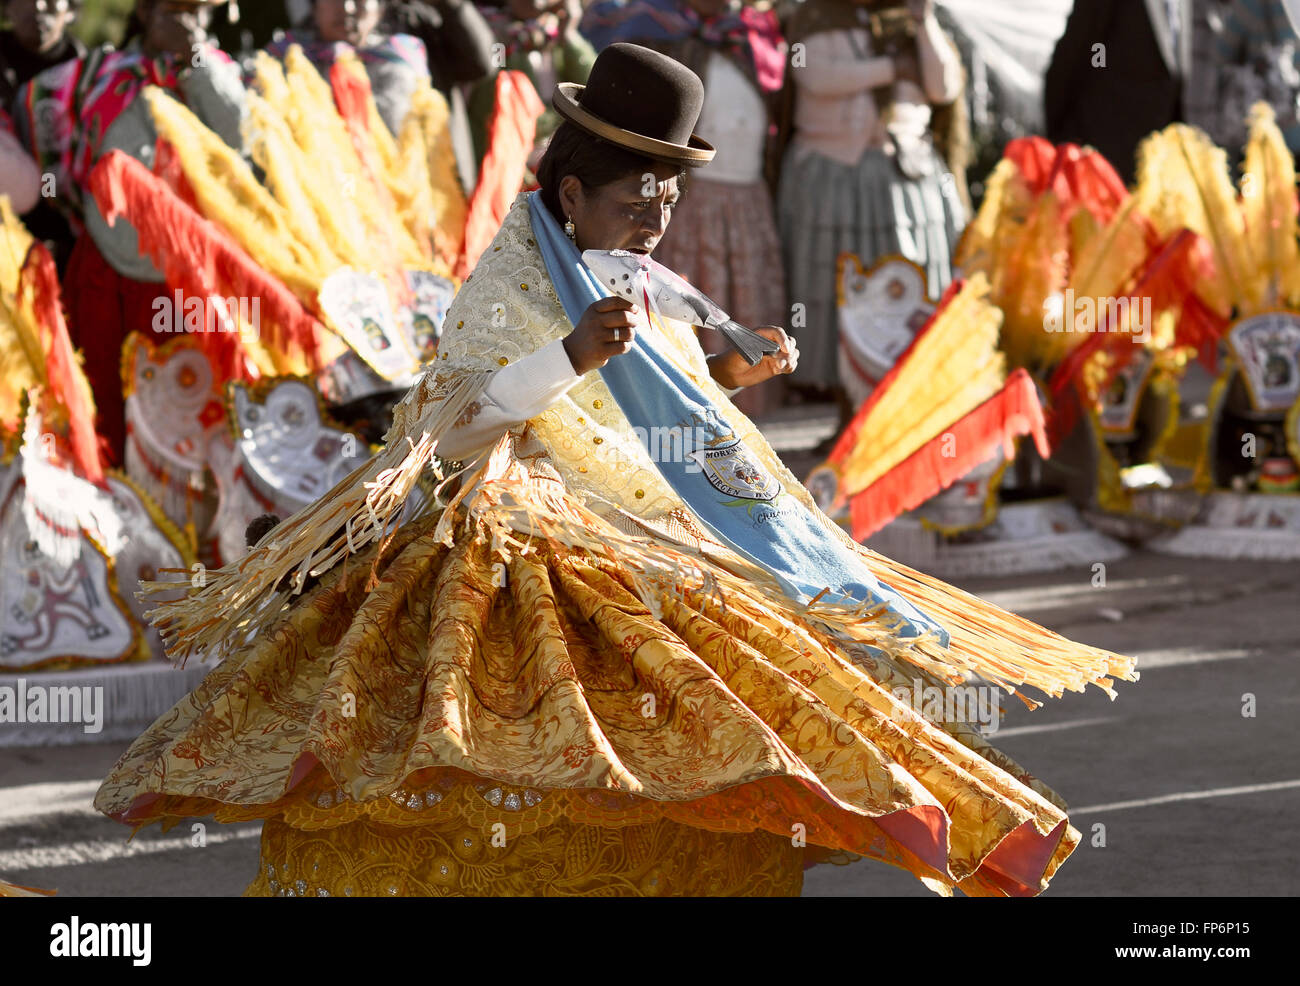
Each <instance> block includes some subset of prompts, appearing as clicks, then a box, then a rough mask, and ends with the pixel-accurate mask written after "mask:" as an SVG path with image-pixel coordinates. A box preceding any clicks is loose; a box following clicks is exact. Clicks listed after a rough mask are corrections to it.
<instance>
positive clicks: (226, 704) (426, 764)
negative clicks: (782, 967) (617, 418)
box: [95, 517, 1079, 896]
mask: <svg viewBox="0 0 1300 986" xmlns="http://www.w3.org/2000/svg"><path fill="white" fill-rule="evenodd" d="M436 521H437V518H436V517H432V518H428V519H426V520H422V521H418V522H413V523H411V524H409V525H407V526H405V527H402V528H400V529H399V530H398V531H397V532H396V533H395V534H394V536H393V537H392V539H391V540H390V541H389V542H387V543H386V544H383V545H382V546H372V547H371V548H369V549H367V550H366V551H363V552H360V553H358V554H356V555H354V556H352V557H350V558H349V559H346V560H344V561H343V562H341V563H339V564H338V565H337V566H335V567H334V568H332V569H331V570H329V571H328V572H327V573H325V574H324V575H323V576H322V577H321V579H320V582H319V584H317V585H316V586H315V587H314V588H311V589H309V590H308V591H307V592H305V593H304V594H303V595H302V596H301V597H299V598H298V599H297V600H296V601H295V602H294V604H293V605H290V606H287V607H285V609H284V610H283V611H282V613H281V615H280V616H279V617H277V618H276V621H275V622H274V623H272V624H271V625H270V626H269V627H268V628H267V629H266V630H264V631H263V632H262V633H260V634H259V635H258V636H257V637H256V638H255V639H254V640H253V641H251V642H250V643H248V644H247V645H246V646H244V647H243V648H241V649H239V650H237V651H235V652H234V654H233V655H232V656H231V657H230V658H228V659H227V660H226V661H225V662H224V663H222V664H221V665H220V666H219V667H217V668H216V669H215V670H214V671H213V672H212V673H211V674H210V675H209V676H208V677H207V678H206V679H205V680H204V681H203V683H202V684H201V685H200V686H199V687H198V688H197V689H196V690H195V691H194V692H193V693H191V694H190V695H189V696H187V697H186V698H185V699H183V700H182V701H181V702H180V703H179V704H178V705H177V706H176V707H175V708H174V709H172V710H171V711H170V712H168V713H167V714H166V715H164V716H163V717H161V718H160V719H159V720H158V721H157V722H156V723H154V724H153V726H151V727H150V728H149V729H148V730H147V731H146V732H145V733H144V735H142V736H141V737H140V738H139V739H137V740H136V742H135V743H134V744H133V745H132V746H131V748H130V749H129V750H128V751H127V752H126V753H125V754H124V755H123V757H122V759H121V760H120V761H119V763H118V764H117V765H116V766H115V768H114V769H113V771H112V772H111V773H110V775H109V776H108V778H107V779H106V780H105V781H104V784H103V786H102V788H101V789H100V792H99V794H98V796H97V798H96V802H95V804H96V807H97V808H98V809H99V810H100V811H103V812H104V813H106V814H108V815H110V816H111V817H114V818H116V819H118V820H120V821H123V822H125V823H127V824H132V825H145V824H149V823H151V822H155V821H158V822H161V823H162V824H163V825H164V826H167V825H171V824H175V823H177V822H180V821H182V820H185V819H188V818H193V817H201V816H204V815H209V814H211V815H214V816H215V817H216V819H217V821H219V822H234V821H245V820H251V819H263V820H265V825H264V835H263V840H262V856H263V859H262V864H261V869H260V872H259V874H258V876H257V878H256V880H255V881H254V883H253V884H252V886H251V887H250V888H249V891H248V892H249V893H253V894H279V893H283V894H284V895H286V896H287V895H289V893H290V892H292V893H293V895H294V896H301V895H304V894H306V895H308V896H314V895H318V894H321V893H322V892H324V893H328V894H331V895H347V894H348V893H349V892H351V893H352V894H391V893H397V894H445V893H459V894H657V893H668V894H684V893H691V894H705V893H707V894H714V893H716V894H792V893H797V892H798V890H799V886H800V882H801V873H802V867H803V865H805V864H806V863H810V862H816V861H820V860H823V859H826V858H830V857H835V856H838V857H839V858H845V859H847V858H854V857H858V856H869V857H873V858H875V859H879V860H883V861H885V862H888V863H891V864H893V865H897V866H901V867H904V868H906V869H908V870H909V871H911V872H912V873H914V874H915V875H916V876H917V877H918V878H920V879H922V880H923V881H925V882H926V884H927V885H928V886H930V887H931V888H932V889H934V890H936V891H938V892H951V891H952V889H953V888H960V889H961V890H962V891H964V892H966V893H969V894H978V895H994V896H1002V895H1029V894H1034V893H1037V892H1039V891H1040V890H1041V889H1042V888H1043V887H1045V886H1046V884H1047V880H1048V879H1049V878H1050V877H1051V875H1052V874H1053V873H1054V871H1055V870H1056V868H1057V867H1058V866H1059V865H1060V863H1061V862H1062V861H1063V860H1064V859H1065V857H1066V856H1068V855H1069V853H1070V852H1071V851H1072V849H1073V848H1074V846H1075V845H1076V844H1077V842H1078V841H1079V835H1078V833H1077V832H1076V831H1075V830H1074V829H1073V828H1071V827H1070V826H1069V824H1068V822H1067V819H1066V815H1065V811H1064V808H1063V805H1062V804H1061V802H1060V800H1059V799H1058V798H1056V796H1055V795H1054V794H1052V792H1051V791H1050V790H1048V789H1047V788H1046V787H1044V786H1043V785H1042V784H1041V783H1039V782H1038V781H1037V780H1035V779H1034V778H1032V777H1031V776H1029V775H1028V774H1027V773H1026V772H1025V771H1024V770H1022V769H1021V768H1020V767H1018V766H1017V765H1016V764H1015V763H1013V762H1012V761H1010V760H1009V759H1008V758H1006V757H1005V756H1003V755H1002V754H1000V753H998V752H997V751H996V750H993V749H992V748H991V747H989V746H988V744H987V743H985V742H984V740H983V739H982V738H981V737H980V736H979V735H978V734H977V733H976V732H974V730H972V729H970V728H967V727H966V726H964V725H963V724H960V723H946V722H932V721H930V720H928V719H926V718H925V717H923V716H922V715H920V714H919V713H918V712H917V711H915V710H914V709H913V708H912V707H911V705H910V704H908V703H906V702H904V701H902V700H900V699H899V698H898V697H896V695H895V692H896V690H903V691H906V690H907V689H909V688H911V687H912V684H913V681H914V680H915V678H916V674H917V672H915V671H914V670H913V669H910V668H908V669H906V670H904V669H903V668H901V667H900V666H899V665H898V664H896V663H895V662H893V661H891V660H889V659H887V658H884V657H871V656H865V655H864V654H862V653H854V654H853V656H852V658H850V656H849V655H848V653H846V652H845V651H844V650H842V649H840V647H839V646H838V645H837V642H836V639H835V638H833V637H831V636H830V635H829V633H827V634H819V633H818V632H817V631H816V630H815V629H813V628H811V627H810V626H808V625H804V624H799V623H796V622H794V621H792V620H789V619H786V618H785V617H783V616H782V615H780V614H779V613H777V612H776V611H775V610H774V609H772V608H771V607H770V606H768V605H767V603H766V602H765V600H764V598H763V597H762V596H761V595H760V594H758V593H757V592H756V593H754V594H753V595H752V596H743V597H742V596H741V595H740V594H738V593H735V592H733V593H730V594H729V595H728V596H727V598H726V599H725V601H724V600H722V599H720V598H719V597H718V596H717V595H716V594H708V593H704V592H702V591H701V592H692V591H683V593H682V595H681V596H680V597H670V598H665V600H664V601H663V605H662V607H656V611H655V612H651V610H650V609H649V608H648V607H647V605H646V603H645V602H643V601H642V599H641V598H640V597H639V596H638V595H637V593H636V592H635V591H634V589H635V586H634V585H633V584H632V583H631V581H630V578H629V576H628V575H627V574H626V572H625V571H624V570H623V569H622V568H621V567H620V565H619V564H618V561H617V560H616V559H613V558H610V557H607V556H600V555H598V554H596V553H592V552H586V551H582V550H578V549H570V548H565V547H562V546H560V545H558V544H556V543H553V542H548V541H546V540H544V539H542V538H540V537H539V538H536V539H530V540H529V542H528V544H529V550H528V551H527V552H520V551H514V552H513V553H511V555H510V557H509V560H508V561H507V562H501V561H499V560H498V558H499V556H498V555H495V554H493V552H492V544H491V542H490V538H489V537H488V535H487V534H486V533H484V534H483V535H482V536H478V537H475V536H469V535H467V536H463V537H462V536H457V537H456V538H455V540H454V543H450V544H449V543H446V542H444V541H443V540H439V539H438V537H436V536H435V532H434V525H435V523H436ZM805 846H806V848H805Z"/></svg>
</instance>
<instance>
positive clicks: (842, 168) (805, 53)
mask: <svg viewBox="0 0 1300 986" xmlns="http://www.w3.org/2000/svg"><path fill="white" fill-rule="evenodd" d="M903 10H904V5H903V4H900V5H899V13H902V12H903ZM905 12H906V15H907V16H906V17H905V18H898V17H895V18H893V19H892V21H884V22H883V23H885V24H886V27H885V30H884V32H873V30H872V29H871V28H872V18H875V17H881V16H882V13H883V14H884V15H888V14H889V13H891V12H890V11H885V12H881V11H876V12H874V13H873V12H869V11H868V9H867V7H866V6H865V4H861V3H854V2H853V0H807V2H805V3H804V4H803V5H802V6H801V7H800V8H799V9H798V10H797V11H796V12H795V14H794V15H793V16H792V17H791V18H790V23H789V25H788V27H787V30H786V39H787V41H788V42H789V44H790V46H791V71H790V85H792V86H793V95H794V114H793V120H792V124H791V127H792V130H791V140H790V144H789V146H788V148H787V149H786V152H785V157H784V161H783V166H782V172H781V182H780V195H779V197H778V205H777V215H778V221H779V223H780V228H781V240H782V245H783V247H784V250H785V260H786V277H787V282H788V285H789V292H790V301H791V304H792V305H803V306H804V310H805V311H806V315H807V328H806V329H804V330H803V332H802V333H801V335H800V348H801V349H802V350H803V353H804V356H803V360H802V362H801V363H800V364H799V368H798V370H796V371H795V374H794V377H793V382H794V383H795V384H796V385H799V386H801V387H802V388H803V389H804V390H805V391H811V392H812V393H815V394H816V395H817V396H826V392H827V391H828V390H830V391H832V392H834V393H835V394H836V396H838V395H839V393H840V381H839V369H838V360H837V350H838V341H839V326H838V321H837V317H836V260H837V258H838V257H839V255H840V253H842V252H845V251H847V252H850V253H854V254H857V256H858V257H859V258H860V259H861V261H862V263H863V264H864V265H866V266H868V267H869V266H870V265H871V264H872V263H873V262H874V261H875V260H876V259H878V258H880V257H882V256H884V255H887V254H901V255H902V256H904V257H906V258H907V259H909V260H911V261H913V262H914V263H916V264H917V265H919V266H920V267H921V268H922V269H923V270H924V271H925V272H926V275H927V278H928V284H929V291H930V294H931V295H933V296H936V297H937V296H938V295H939V294H940V293H941V292H942V291H944V290H945V289H946V288H947V286H948V284H949V282H950V281H951V280H952V251H953V248H954V246H955V245H956V241H957V236H958V234H959V233H960V231H961V229H962V227H963V226H964V225H965V222H966V208H965V206H964V204H963V202H962V192H961V188H962V183H961V181H960V180H959V179H960V178H961V176H960V175H954V174H953V172H952V171H951V170H950V169H949V167H948V164H947V163H946V162H945V161H944V159H943V158H942V157H941V156H940V154H939V153H938V152H937V151H936V150H935V144H934V141H933V139H932V137H931V125H932V122H933V119H934V116H935V114H934V110H935V108H937V107H946V106H948V105H949V104H952V103H954V102H955V101H957V100H958V99H959V98H960V97H961V95H962V87H963V82H962V66H961V60H960V57H959V55H958V53H957V50H956V48H955V47H954V45H953V43H952V41H951V40H950V39H949V38H948V36H947V35H946V34H945V33H944V31H943V28H941V27H940V26H939V22H938V20H937V19H936V18H935V15H934V0H907V2H906V5H905ZM880 23H882V21H877V24H880ZM890 25H892V29H891V26H890ZM873 34H877V38H876V39H875V40H873ZM891 37H893V38H897V39H898V40H897V42H896V43H893V44H890V43H889V41H890V40H891ZM882 42H883V43H882ZM886 48H892V49H894V50H893V52H892V53H890V51H888V50H883V49H886ZM795 324H796V326H797V321H796V323H795Z"/></svg>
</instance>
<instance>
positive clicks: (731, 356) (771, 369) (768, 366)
mask: <svg viewBox="0 0 1300 986" xmlns="http://www.w3.org/2000/svg"><path fill="white" fill-rule="evenodd" d="M754 331H755V332H757V333H758V334H759V335H761V336H762V337H763V338H764V339H770V340H772V342H775V343H776V344H777V345H778V346H780V347H781V349H780V351H779V352H777V353H774V354H772V355H771V356H764V357H763V358H762V359H761V360H759V361H758V362H757V363H756V364H754V365H753V366H750V365H749V363H748V362H746V360H745V357H743V356H741V355H740V353H739V352H737V351H736V350H735V349H732V348H728V349H727V351H726V352H725V353H720V354H719V355H717V356H713V357H711V358H710V359H709V373H711V374H712V375H713V379H714V380H715V381H717V384H718V386H720V387H725V388H726V389H727V390H735V389H736V388H738V387H752V386H754V385H755V384H760V383H764V382H765V381H767V380H771V379H772V378H773V377H779V376H781V375H782V374H785V373H793V372H794V370H795V367H797V366H798V365H799V345H798V343H796V342H795V341H794V339H793V338H792V337H790V336H788V335H786V334H785V329H783V328H781V327H780V326H779V325H762V326H759V327H758V328H757V329H755V330H754Z"/></svg>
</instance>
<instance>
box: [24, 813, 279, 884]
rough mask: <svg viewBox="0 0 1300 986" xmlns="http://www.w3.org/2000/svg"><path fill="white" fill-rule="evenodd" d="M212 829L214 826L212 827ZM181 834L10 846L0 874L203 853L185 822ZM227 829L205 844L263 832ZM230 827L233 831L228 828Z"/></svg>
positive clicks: (211, 835) (258, 827) (253, 826)
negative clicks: (165, 854) (153, 838)
mask: <svg viewBox="0 0 1300 986" xmlns="http://www.w3.org/2000/svg"><path fill="white" fill-rule="evenodd" d="M212 827H213V828H215V827H216V826H212ZM179 828H180V829H182V830H183V831H184V835H179V836H176V837H169V838H166V839H161V840H158V841H148V842H143V841H141V840H139V839H136V840H135V841H134V842H127V841H126V839H125V838H123V839H122V841H120V842H108V841H104V840H95V841H89V840H88V841H83V842H66V843H63V844H61V845H53V846H36V847H33V848H31V849H10V850H5V851H0V873H16V872H20V871H23V870H52V869H58V868H60V867H63V866H85V865H87V864H91V863H107V862H110V861H111V860H115V859H128V858H130V857H132V856H150V855H154V854H156V853H163V852H181V851H182V850H189V851H191V852H202V850H201V849H198V848H196V847H192V846H191V845H190V839H191V831H192V830H191V829H190V828H188V827H187V826H186V825H184V823H182V824H181V826H179ZM223 828H226V831H213V832H210V833H208V834H207V837H206V838H207V845H208V846H219V845H221V844H222V843H225V842H236V841H243V840H245V839H256V838H257V837H258V836H259V835H260V834H261V832H262V826H261V825H260V824H256V823H255V824H251V825H248V826H247V827H245V826H243V825H240V826H232V827H224V826H223ZM231 829H233V830H231Z"/></svg>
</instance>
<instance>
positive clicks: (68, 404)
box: [18, 241, 104, 486]
mask: <svg viewBox="0 0 1300 986" xmlns="http://www.w3.org/2000/svg"><path fill="white" fill-rule="evenodd" d="M18 296H19V299H20V300H25V301H27V302H29V303H30V304H31V307H32V311H33V312H34V313H35V315H36V323H37V325H39V326H40V332H41V344H42V346H43V348H44V351H45V376H46V379H47V380H48V381H49V397H50V399H51V400H52V401H53V402H55V403H58V404H60V405H62V406H63V407H64V408H66V409H67V412H68V431H69V435H70V438H71V441H72V457H73V460H74V463H75V465H76V471H77V473H78V474H79V475H80V476H82V477H83V478H84V479H87V480H89V481H90V482H92V483H94V484H95V485H96V486H103V485H104V464H103V462H102V460H101V459H100V457H99V436H98V435H96V434H95V408H94V405H93V404H92V403H91V400H90V398H89V394H90V384H89V383H87V381H86V377H85V374H84V373H83V372H82V370H81V366H80V364H79V363H78V362H77V356H76V351H75V350H74V349H73V347H72V339H71V337H69V335H68V323H67V322H66V321H65V320H64V318H63V307H62V306H61V305H60V303H59V301H60V293H59V272H58V270H57V269H56V268H55V266H54V258H53V257H51V256H50V251H49V250H47V249H45V245H44V244H43V243H41V242H39V241H37V242H35V243H33V244H32V246H31V249H30V250H28V251H27V259H26V260H25V261H24V263H23V270H22V274H21V276H20V278H19V281H18Z"/></svg>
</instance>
